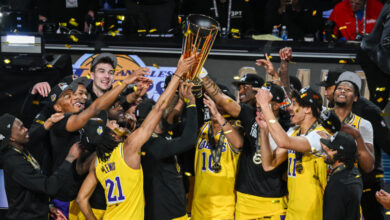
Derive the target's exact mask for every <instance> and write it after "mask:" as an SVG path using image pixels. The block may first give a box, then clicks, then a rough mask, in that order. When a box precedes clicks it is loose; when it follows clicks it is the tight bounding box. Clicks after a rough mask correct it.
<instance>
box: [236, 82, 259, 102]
mask: <svg viewBox="0 0 390 220" xmlns="http://www.w3.org/2000/svg"><path fill="white" fill-rule="evenodd" d="M239 95H240V102H241V103H247V104H251V103H255V102H256V97H255V95H256V92H255V91H254V90H253V87H252V85H250V84H242V85H240V91H239Z"/></svg>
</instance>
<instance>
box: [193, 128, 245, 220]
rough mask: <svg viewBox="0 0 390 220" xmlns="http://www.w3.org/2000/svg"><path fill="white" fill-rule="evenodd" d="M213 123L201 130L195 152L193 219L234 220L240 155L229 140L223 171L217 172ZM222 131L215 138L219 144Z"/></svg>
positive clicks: (224, 150) (225, 139)
mask: <svg viewBox="0 0 390 220" xmlns="http://www.w3.org/2000/svg"><path fill="white" fill-rule="evenodd" d="M209 129H212V127H211V122H206V123H205V124H204V125H203V126H202V127H201V129H200V133H199V136H198V142H197V144H196V151H195V184H194V196H193V201H192V211H191V219H194V220H198V219H234V208H235V203H236V193H235V191H234V184H235V179H236V172H237V164H238V158H239V152H237V151H236V150H235V149H233V146H231V145H230V144H229V142H228V140H227V138H226V137H225V138H224V140H223V147H222V153H221V160H220V164H221V170H220V171H219V172H218V173H216V172H214V171H213V170H212V169H211V166H212V164H213V162H212V155H211V149H210V144H209V141H208V131H209ZM220 135H221V132H219V133H217V134H216V135H214V139H215V142H216V143H218V140H219V137H220Z"/></svg>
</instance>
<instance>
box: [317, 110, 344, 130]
mask: <svg viewBox="0 0 390 220" xmlns="http://www.w3.org/2000/svg"><path fill="white" fill-rule="evenodd" d="M320 121H321V124H322V127H324V128H325V129H328V130H331V131H332V133H336V132H338V131H340V129H341V122H340V119H339V117H338V116H337V115H336V113H334V112H333V111H331V110H329V109H326V110H324V111H322V112H321V116H320Z"/></svg>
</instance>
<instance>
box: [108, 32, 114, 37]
mask: <svg viewBox="0 0 390 220" xmlns="http://www.w3.org/2000/svg"><path fill="white" fill-rule="evenodd" d="M108 33H110V34H111V36H113V37H115V35H116V33H115V32H114V31H109V32H108Z"/></svg>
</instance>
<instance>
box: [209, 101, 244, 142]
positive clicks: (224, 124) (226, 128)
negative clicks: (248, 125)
mask: <svg viewBox="0 0 390 220" xmlns="http://www.w3.org/2000/svg"><path fill="white" fill-rule="evenodd" d="M203 102H204V104H205V105H207V106H208V107H209V109H210V113H211V115H212V116H214V117H215V118H216V119H217V121H218V124H219V125H220V126H221V129H222V130H223V132H224V134H225V137H226V138H227V139H228V141H229V143H230V145H232V147H233V148H235V149H239V148H241V147H242V145H243V144H244V140H243V137H242V135H241V134H240V132H239V131H238V129H237V128H234V127H233V126H232V124H230V122H229V121H228V120H226V119H225V118H224V117H223V116H222V115H221V113H220V112H219V111H218V109H217V106H216V105H215V103H214V102H213V100H212V99H211V98H210V97H209V96H207V95H206V94H205V98H204V101H203Z"/></svg>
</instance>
